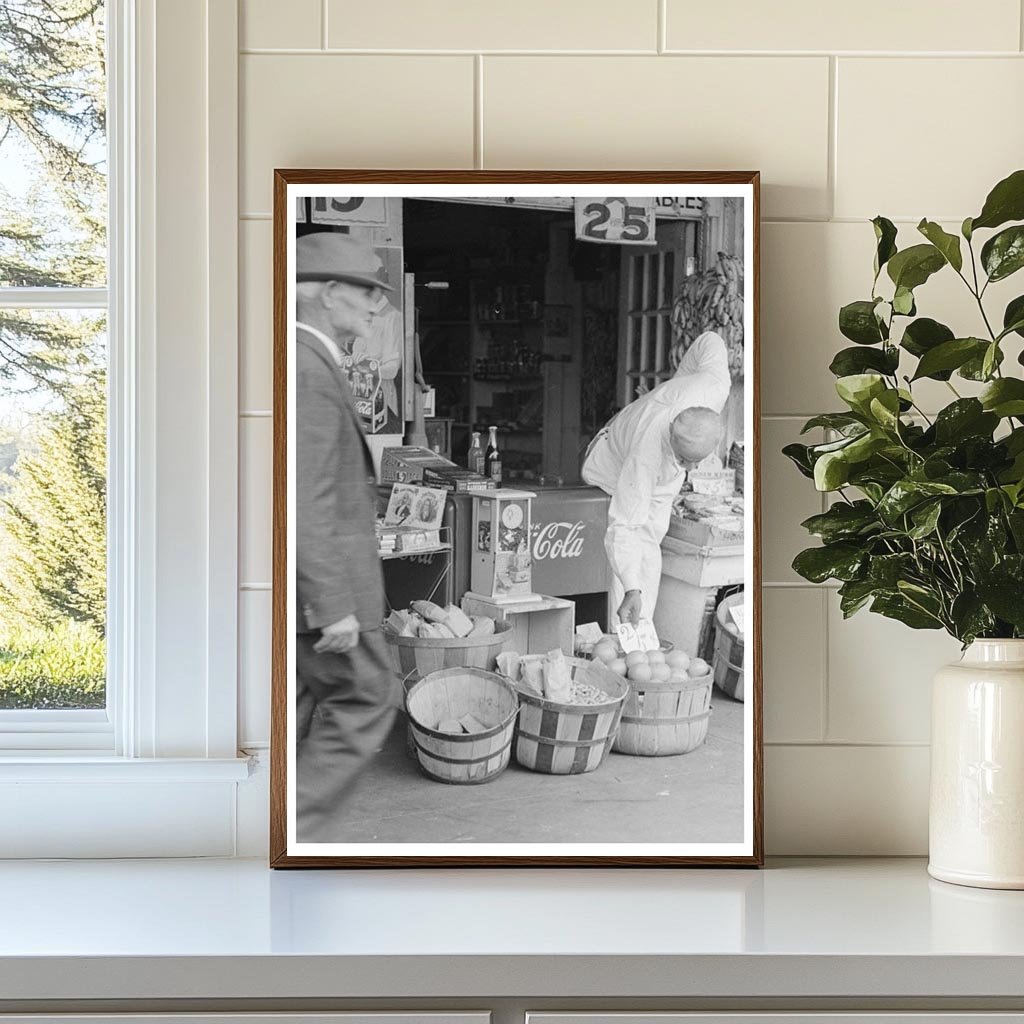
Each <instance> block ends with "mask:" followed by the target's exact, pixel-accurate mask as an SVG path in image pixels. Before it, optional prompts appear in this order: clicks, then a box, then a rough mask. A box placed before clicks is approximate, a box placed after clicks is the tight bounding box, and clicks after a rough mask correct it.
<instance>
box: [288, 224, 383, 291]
mask: <svg viewBox="0 0 1024 1024" xmlns="http://www.w3.org/2000/svg"><path fill="white" fill-rule="evenodd" d="M383 269H384V264H383V262H382V261H381V258H380V257H379V256H378V255H377V253H376V252H374V249H373V246H371V245H369V244H368V243H366V242H359V241H357V240H356V239H354V238H352V237H351V236H350V235H343V234H340V233H338V232H336V231H318V232H317V233H316V234H312V235H303V236H302V237H301V238H297V239H296V240H295V280H296V281H348V282H350V283H351V284H363V285H366V286H368V287H370V288H384V289H386V290H387V291H391V290H392V287H391V285H390V284H388V282H387V281H386V280H385V279H384V274H383Z"/></svg>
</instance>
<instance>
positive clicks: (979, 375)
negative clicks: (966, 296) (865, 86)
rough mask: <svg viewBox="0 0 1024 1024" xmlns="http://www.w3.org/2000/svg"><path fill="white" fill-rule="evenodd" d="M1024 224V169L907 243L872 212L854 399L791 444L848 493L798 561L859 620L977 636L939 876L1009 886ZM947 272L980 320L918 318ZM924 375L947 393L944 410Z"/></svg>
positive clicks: (1023, 796) (934, 843) (1021, 665)
mask: <svg viewBox="0 0 1024 1024" xmlns="http://www.w3.org/2000/svg"><path fill="white" fill-rule="evenodd" d="M1022 221H1024V170H1019V171H1016V172H1014V173H1013V174H1011V175H1010V176H1009V177H1008V178H1006V179H1004V180H1003V181H1001V182H999V184H998V185H996V186H995V187H994V188H993V189H992V191H991V192H990V193H989V195H988V198H987V199H986V200H985V203H984V205H983V207H982V210H981V212H980V213H979V214H978V215H977V216H976V217H968V218H967V219H966V220H965V221H964V222H963V225H962V227H961V228H960V232H959V234H953V233H950V232H948V231H946V230H944V229H943V228H942V227H940V225H939V224H937V223H936V222H934V221H929V220H922V221H921V222H920V224H918V226H917V230H918V232H920V235H921V236H923V240H915V242H916V244H911V245H908V246H907V247H905V248H902V249H901V248H899V247H898V245H897V230H896V227H895V225H894V224H893V223H892V222H891V221H889V220H887V219H886V218H885V217H876V218H874V220H873V221H872V222H871V223H872V224H873V225H874V229H875V238H876V247H875V259H874V283H873V285H872V289H871V296H870V298H866V299H860V300H857V301H855V302H851V303H849V304H848V305H846V306H843V308H842V309H841V310H840V311H839V330H840V333H841V334H842V335H843V336H844V337H845V338H846V339H848V341H850V342H852V345H851V346H850V347H847V348H843V349H842V350H840V351H839V352H837V353H836V355H835V358H833V360H832V363H831V366H830V369H831V371H832V373H834V374H835V376H836V377H837V378H838V379H837V380H836V383H835V386H836V392H837V393H838V395H839V398H840V399H841V400H842V402H843V405H844V408H843V409H842V411H839V412H829V413H824V414H822V415H819V416H815V417H813V418H812V419H810V420H809V421H808V422H807V423H806V425H805V426H804V432H805V433H806V432H807V431H809V430H812V429H815V428H824V429H825V430H826V432H827V434H826V440H825V442H824V443H822V444H811V445H805V444H791V445H788V446H787V447H786V448H785V449H784V453H785V454H786V455H787V456H788V457H789V458H790V459H791V460H792V461H793V462H794V463H795V464H796V466H797V468H798V469H799V470H800V472H801V473H803V474H804V475H805V476H807V477H810V478H811V479H812V480H813V481H814V485H815V487H816V488H817V489H818V490H819V491H824V492H827V493H828V494H830V495H831V496H832V497H833V498H834V500H832V501H831V504H830V505H829V507H828V511H826V512H824V513H822V514H821V515H815V516H811V518H810V519H807V520H806V521H805V522H804V523H803V526H804V527H806V529H807V530H808V531H809V532H810V533H811V534H813V535H814V536H816V537H818V538H820V541H821V544H820V545H818V546H815V547H810V548H807V549H806V550H805V551H801V552H800V553H799V554H798V555H797V556H796V558H795V559H794V561H793V568H794V569H795V570H796V571H797V572H798V573H799V574H800V575H801V576H802V577H804V578H805V579H807V580H811V581H813V582H815V583H822V582H824V581H825V580H829V579H835V580H838V581H839V582H840V584H841V585H840V587H839V600H840V602H841V607H842V612H843V615H844V617H849V616H850V615H853V614H854V613H855V612H857V611H859V610H861V609H863V608H870V610H871V611H874V612H876V613H878V614H880V615H885V616H887V617H889V618H893V619H897V620H899V621H900V622H903V623H904V624H905V625H907V626H910V627H911V628H913V629H944V630H946V631H947V632H948V633H950V634H951V635H953V636H955V637H956V638H957V639H958V640H959V641H960V642H961V643H962V644H963V648H964V651H963V655H962V657H961V660H960V661H959V663H957V664H956V665H951V666H947V667H946V668H944V669H942V670H941V671H940V672H939V674H938V675H937V676H936V679H935V683H934V688H933V693H932V782H931V805H930V840H929V854H930V857H929V860H930V863H929V871H930V872H931V873H932V875H934V876H935V877H938V878H941V879H944V880H946V881H953V882H959V883H962V884H968V885H982V886H988V887H1002V888H1024V639H1022V638H1024V483H1022V478H1024V379H1022V376H1021V365H1020V364H1021V363H1022V362H1024V355H1018V356H1017V357H1016V358H1013V355H1014V353H1016V352H1018V351H1019V349H1020V342H1019V340H1018V336H1021V337H1024V294H1021V295H1020V296H1018V297H1017V298H1014V299H1013V300H1012V301H1011V302H1010V303H1009V304H1008V305H1007V306H1006V307H1005V309H1003V310H1002V311H1001V316H999V315H997V311H996V310H994V309H992V308H990V307H991V296H989V301H988V303H986V291H987V290H988V288H989V285H991V284H992V283H994V282H997V281H1002V280H1004V279H1005V278H1008V277H1010V276H1011V275H1012V274H1015V273H1016V272H1017V271H1018V270H1020V269H1021V268H1024V223H1020V222H1022ZM976 250H977V251H976ZM937 273H943V274H947V275H954V274H955V275H956V276H957V277H958V278H959V283H958V284H957V287H964V288H966V289H967V290H968V292H969V293H970V294H971V295H972V296H973V299H974V302H975V304H976V307H977V312H978V316H977V323H976V324H975V325H974V326H973V327H971V328H968V327H966V326H964V325H960V324H957V325H955V326H954V325H946V324H942V323H938V322H937V321H935V320H933V319H931V318H929V317H927V316H923V315H919V314H918V309H917V303H916V299H915V294H914V293H915V290H916V289H917V288H919V287H920V286H921V285H922V284H924V282H925V281H927V280H928V279H929V278H930V277H931V276H932V275H933V274H937ZM1021 277H1022V289H1021V290H1022V291H1024V275H1021ZM922 381H935V382H940V383H939V386H941V387H944V388H946V389H948V392H949V402H948V404H946V405H945V407H944V408H943V409H941V410H940V411H939V412H938V413H937V414H935V415H928V414H927V413H926V412H925V411H924V410H923V409H922V403H921V402H920V401H919V398H920V387H921V382H922ZM933 386H934V385H933ZM915 388H916V389H917V391H918V393H917V394H915Z"/></svg>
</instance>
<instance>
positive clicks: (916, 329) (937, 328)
mask: <svg viewBox="0 0 1024 1024" xmlns="http://www.w3.org/2000/svg"><path fill="white" fill-rule="evenodd" d="M955 337H956V335H955V334H953V332H952V331H951V330H950V329H949V328H948V327H947V326H946V325H945V324H940V323H939V322H938V321H936V320H932V319H930V318H929V317H926V316H922V317H918V318H917V319H916V320H915V321H914V322H913V323H910V324H907V327H906V330H904V332H903V338H902V339H901V341H900V346H901V347H902V348H905V349H906V350H907V351H908V352H909V353H910V354H911V355H912V356H917V357H918V358H921V356H923V355H924V354H925V353H926V352H930V351H931V350H932V349H933V348H936V347H938V346H939V345H941V344H942V343H943V342H946V341H952V340H953V338H955ZM951 376H952V371H951V372H950V373H948V374H946V376H945V377H944V378H942V377H940V378H938V379H939V380H943V379H944V380H949V378H950V377H951Z"/></svg>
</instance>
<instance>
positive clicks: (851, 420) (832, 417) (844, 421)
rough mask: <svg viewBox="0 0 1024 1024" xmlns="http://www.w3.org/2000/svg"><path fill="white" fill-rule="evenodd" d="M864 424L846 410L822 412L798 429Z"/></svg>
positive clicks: (839, 427) (806, 429)
mask: <svg viewBox="0 0 1024 1024" xmlns="http://www.w3.org/2000/svg"><path fill="white" fill-rule="evenodd" d="M857 351H858V352H866V351H868V349H857ZM865 425H866V424H864V423H863V421H862V420H861V419H860V418H859V417H857V416H854V415H852V414H851V413H848V412H824V413H822V414H821V415H820V416H812V417H811V418H810V419H809V420H808V421H807V422H806V423H805V424H804V425H803V429H802V430H801V431H800V433H801V434H806V433H807V431H808V430H814V429H815V428H816V427H825V428H826V429H827V430H840V431H842V430H846V429H848V428H849V427H853V426H865Z"/></svg>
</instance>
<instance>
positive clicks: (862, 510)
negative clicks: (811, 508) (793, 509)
mask: <svg viewBox="0 0 1024 1024" xmlns="http://www.w3.org/2000/svg"><path fill="white" fill-rule="evenodd" d="M800 525H801V526H802V527H803V528H804V529H805V530H807V532H808V533H810V534H812V535H813V536H815V537H820V538H821V539H822V540H823V541H824V542H825V543H826V544H832V543H834V542H835V541H838V540H849V539H850V538H853V537H858V536H860V535H862V534H865V533H871V532H874V531H875V530H877V529H878V528H879V523H878V517H877V516H876V515H875V511H874V509H873V508H872V506H871V503H870V502H868V501H855V502H852V503H850V504H847V503H846V502H842V501H837V502H836V503H835V504H834V505H832V506H831V507H830V508H829V509H828V511H827V512H822V513H821V514H820V515H816V516H811V517H810V518H809V519H805V520H804V521H803V522H802V523H801V524H800Z"/></svg>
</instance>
